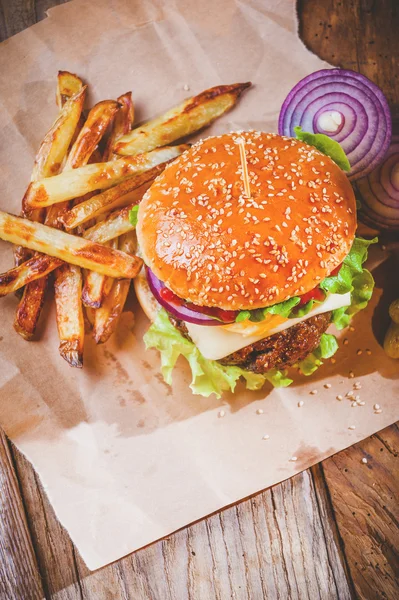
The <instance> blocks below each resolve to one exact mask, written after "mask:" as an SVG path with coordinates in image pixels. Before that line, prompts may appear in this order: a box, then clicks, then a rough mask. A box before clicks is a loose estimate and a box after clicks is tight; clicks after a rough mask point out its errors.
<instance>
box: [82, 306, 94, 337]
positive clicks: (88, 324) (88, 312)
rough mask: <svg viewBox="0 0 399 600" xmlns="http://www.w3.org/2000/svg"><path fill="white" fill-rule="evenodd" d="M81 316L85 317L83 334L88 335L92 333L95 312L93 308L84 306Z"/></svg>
mask: <svg viewBox="0 0 399 600" xmlns="http://www.w3.org/2000/svg"><path fill="white" fill-rule="evenodd" d="M83 314H84V317H85V333H90V332H91V331H93V326H94V319H95V314H96V310H95V308H90V307H89V306H84V307H83Z"/></svg>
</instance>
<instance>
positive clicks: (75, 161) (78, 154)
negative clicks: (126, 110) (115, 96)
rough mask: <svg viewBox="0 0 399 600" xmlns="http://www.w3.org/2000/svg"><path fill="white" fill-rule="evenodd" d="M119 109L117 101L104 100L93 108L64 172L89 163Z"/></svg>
mask: <svg viewBox="0 0 399 600" xmlns="http://www.w3.org/2000/svg"><path fill="white" fill-rule="evenodd" d="M118 109H119V104H118V102H115V100H103V101H102V102H98V103H97V104H96V105H95V106H93V108H92V109H91V111H90V112H89V115H88V117H87V119H86V122H85V124H84V125H83V127H82V129H81V130H80V132H79V135H78V137H77V139H76V141H75V142H74V144H73V147H72V148H71V151H70V153H69V155H68V158H67V161H66V163H65V167H64V169H63V172H65V171H69V170H71V169H76V168H77V167H82V166H83V165H86V164H87V163H88V161H89V158H90V156H91V155H92V154H93V151H94V149H95V148H96V146H97V144H98V142H99V140H100V139H101V138H102V137H103V135H104V133H105V131H106V130H107V127H108V125H109V124H110V122H111V120H112V119H113V117H114V115H115V113H116V112H117V110H118Z"/></svg>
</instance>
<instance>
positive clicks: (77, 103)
mask: <svg viewBox="0 0 399 600" xmlns="http://www.w3.org/2000/svg"><path fill="white" fill-rule="evenodd" d="M85 97H86V87H84V88H83V87H82V88H81V89H80V90H79V91H78V93H77V94H76V95H74V96H73V97H72V98H71V99H70V100H69V102H68V103H66V104H65V106H64V107H63V108H62V110H61V111H60V113H59V115H58V117H57V119H56V120H55V122H54V123H53V125H52V127H51V128H50V130H49V131H48V132H47V133H46V135H45V136H44V139H43V141H42V143H41V144H40V147H39V150H38V152H37V154H36V158H35V164H34V166H33V170H32V174H31V182H33V181H37V180H39V179H43V178H45V177H51V176H53V175H56V174H57V173H58V171H59V169H60V167H61V164H62V162H63V160H64V158H65V156H66V153H67V152H68V148H69V145H70V143H71V140H72V137H73V134H74V132H75V129H76V126H77V124H78V122H79V118H80V115H81V113H82V109H83V104H84V101H85ZM28 189H29V188H28ZM26 215H27V211H26V207H25V197H24V199H23V200H22V216H26ZM29 218H30V219H31V220H33V221H38V222H41V223H42V222H43V220H44V211H43V209H38V210H36V211H31V212H30V215H29ZM28 258H29V253H28V252H27V250H26V249H24V248H21V247H18V248H16V249H15V252H14V262H15V265H16V266H18V265H19V264H21V263H22V262H24V261H25V260H27V259H28Z"/></svg>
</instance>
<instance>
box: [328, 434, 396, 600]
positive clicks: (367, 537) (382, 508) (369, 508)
mask: <svg viewBox="0 0 399 600" xmlns="http://www.w3.org/2000/svg"><path fill="white" fill-rule="evenodd" d="M398 454H399V428H398V426H397V425H393V426H391V427H388V428H387V429H384V430H383V431H382V432H380V433H378V434H376V435H373V436H371V437H369V438H368V439H366V440H364V441H363V442H361V443H360V444H356V446H353V447H352V448H349V449H348V450H344V451H343V452H340V453H339V454H336V455H335V456H332V457H331V458H329V459H328V460H325V461H324V462H323V467H322V468H323V471H324V475H325V478H326V482H327V485H328V488H329V490H330V494H331V501H332V505H333V507H334V512H335V516H336V519H337V524H338V528H339V532H340V536H341V539H342V542H343V547H344V551H345V555H346V556H347V557H348V565H349V569H350V574H351V578H352V580H353V582H354V586H355V589H356V592H357V596H358V598H361V599H362V600H380V599H382V598H385V599H387V600H391V599H392V600H394V599H395V598H398V597H399V554H398V548H399V527H398V526H399V503H398V498H399V481H398V473H399V457H398ZM363 458H366V459H367V463H366V464H364V463H362V459H363Z"/></svg>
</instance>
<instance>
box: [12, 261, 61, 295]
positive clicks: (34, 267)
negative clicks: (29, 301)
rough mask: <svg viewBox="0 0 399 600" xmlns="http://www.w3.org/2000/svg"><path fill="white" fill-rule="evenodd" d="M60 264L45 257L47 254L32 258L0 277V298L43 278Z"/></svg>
mask: <svg viewBox="0 0 399 600" xmlns="http://www.w3.org/2000/svg"><path fill="white" fill-rule="evenodd" d="M61 264H62V261H61V260H59V259H58V258H53V257H52V256H47V254H40V255H35V256H32V258H30V259H29V260H27V261H26V262H24V263H22V265H19V266H18V267H14V268H13V269H10V271H7V272H6V273H2V274H1V275H0V296H6V295H7V294H11V293H12V292H16V291H17V290H18V289H20V288H21V287H23V286H24V285H27V284H28V283H30V282H34V281H36V280H37V279H39V278H44V277H45V276H46V275H48V274H49V273H51V271H54V269H56V268H57V267H59V266H60V265H61Z"/></svg>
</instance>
